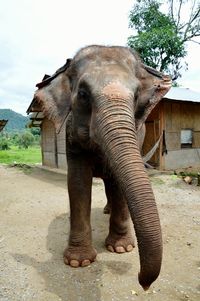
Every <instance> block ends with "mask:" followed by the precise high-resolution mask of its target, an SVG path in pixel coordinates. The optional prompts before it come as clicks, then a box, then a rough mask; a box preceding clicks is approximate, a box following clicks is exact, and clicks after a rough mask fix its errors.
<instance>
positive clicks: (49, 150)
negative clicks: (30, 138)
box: [42, 118, 57, 167]
mask: <svg viewBox="0 0 200 301" xmlns="http://www.w3.org/2000/svg"><path fill="white" fill-rule="evenodd" d="M56 153H57V147H56V133H55V127H54V125H53V123H52V122H51V121H49V120H48V119H47V118H45V119H44V120H43V122H42V164H43V165H45V166H49V167H57V154H56Z"/></svg>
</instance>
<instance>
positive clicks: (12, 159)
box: [0, 146, 42, 164]
mask: <svg viewBox="0 0 200 301" xmlns="http://www.w3.org/2000/svg"><path fill="white" fill-rule="evenodd" d="M41 161H42V156H41V149H40V147H37V146H34V147H29V148H28V149H19V148H18V147H17V146H12V147H11V149H10V150H5V151H4V150H0V163H5V164H13V163H15V164H19V163H20V164H21V163H25V164H35V163H40V162H41Z"/></svg>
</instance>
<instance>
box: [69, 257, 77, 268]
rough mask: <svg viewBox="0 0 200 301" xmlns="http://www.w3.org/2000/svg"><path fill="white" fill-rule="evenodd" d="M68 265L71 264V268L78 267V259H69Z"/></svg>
mask: <svg viewBox="0 0 200 301" xmlns="http://www.w3.org/2000/svg"><path fill="white" fill-rule="evenodd" d="M70 265H71V267H73V268H77V267H79V262H78V260H75V259H72V260H71V261H70Z"/></svg>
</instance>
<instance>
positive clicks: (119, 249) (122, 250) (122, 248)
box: [116, 247, 126, 253]
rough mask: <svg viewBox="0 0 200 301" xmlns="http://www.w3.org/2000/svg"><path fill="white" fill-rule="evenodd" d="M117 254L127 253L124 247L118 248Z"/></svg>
mask: <svg viewBox="0 0 200 301" xmlns="http://www.w3.org/2000/svg"><path fill="white" fill-rule="evenodd" d="M116 252H117V253H124V252H126V251H125V249H124V247H116Z"/></svg>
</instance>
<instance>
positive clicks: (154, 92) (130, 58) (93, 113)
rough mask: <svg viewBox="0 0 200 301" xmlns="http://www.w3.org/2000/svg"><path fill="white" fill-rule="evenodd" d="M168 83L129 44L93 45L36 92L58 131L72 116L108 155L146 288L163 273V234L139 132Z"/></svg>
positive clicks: (77, 134)
mask: <svg viewBox="0 0 200 301" xmlns="http://www.w3.org/2000/svg"><path fill="white" fill-rule="evenodd" d="M170 86H171V80H170V78H169V77H168V76H163V75H162V74H161V73H159V72H157V71H156V70H154V69H152V68H149V67H147V66H145V65H143V64H142V63H141V61H140V59H139V57H138V56H137V54H135V53H134V52H132V51H131V50H129V49H128V48H125V47H104V46H89V47H86V48H83V49H81V50H80V51H79V52H78V53H77V54H76V55H75V57H74V58H73V59H72V60H68V61H67V63H66V64H65V65H64V66H63V67H62V68H60V69H59V70H58V71H57V72H56V73H55V74H54V75H53V76H52V77H49V78H47V79H46V80H44V81H43V82H41V83H40V84H38V85H37V87H38V90H37V91H36V93H35V98H36V99H37V100H38V101H39V102H40V103H41V104H42V107H43V110H44V113H45V114H46V115H47V117H48V118H49V119H51V120H52V121H53V122H54V123H55V127H56V129H57V131H59V129H60V127H61V126H62V124H63V123H64V120H65V119H66V118H67V116H70V118H72V123H73V130H72V135H73V139H75V140H76V141H81V143H82V144H84V141H85V142H86V144H87V147H91V146H93V145H97V146H98V147H99V148H100V149H101V151H102V152H103V154H105V156H106V159H107V161H108V164H109V166H110V168H111V170H112V173H113V174H114V176H115V178H116V180H117V181H118V183H119V185H120V187H121V189H122V191H123V192H124V195H125V197H126V199H127V202H128V207H129V210H130V214H131V218H132V220H133V223H134V227H135V232H136V236H137V241H138V248H139V254H140V265H141V270H140V273H139V282H140V284H141V285H142V286H143V288H144V289H147V288H148V287H149V286H150V284H151V283H152V282H153V281H154V280H155V279H156V278H157V277H158V275H159V272H160V267H161V261H162V237H161V229H160V222H159V217H158V212H157V207H156V204H155V199H154V195H153V192H152V189H151V185H150V183H149V180H148V176H147V174H146V172H145V169H144V164H143V161H142V158H141V155H140V151H139V143H138V139H137V131H138V130H139V129H140V128H141V127H142V125H143V124H144V122H145V120H146V118H147V116H148V115H149V113H150V112H151V110H152V109H153V108H154V107H155V105H156V104H157V103H158V102H159V101H160V100H161V98H162V97H163V96H164V95H165V93H166V92H167V91H168V90H169V88H170ZM69 113H70V114H69ZM88 142H89V143H88Z"/></svg>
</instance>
